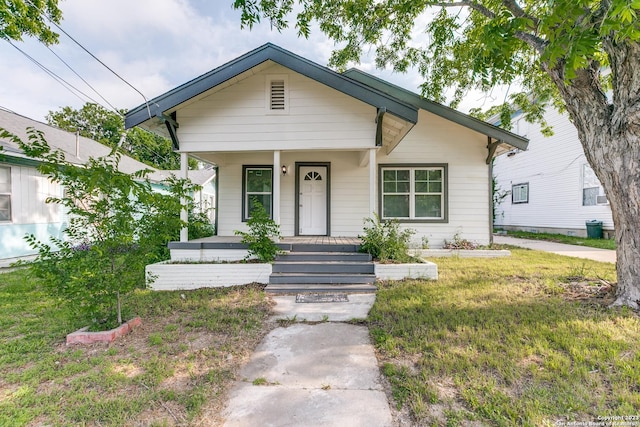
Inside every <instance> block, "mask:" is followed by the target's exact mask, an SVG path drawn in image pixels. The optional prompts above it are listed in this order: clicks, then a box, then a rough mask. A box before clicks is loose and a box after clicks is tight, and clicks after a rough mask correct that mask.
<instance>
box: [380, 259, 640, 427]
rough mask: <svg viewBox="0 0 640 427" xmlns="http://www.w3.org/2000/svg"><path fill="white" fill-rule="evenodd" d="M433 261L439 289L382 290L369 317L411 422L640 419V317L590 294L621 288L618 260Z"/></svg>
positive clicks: (405, 285)
mask: <svg viewBox="0 0 640 427" xmlns="http://www.w3.org/2000/svg"><path fill="white" fill-rule="evenodd" d="M435 262H436V263H437V264H438V269H439V274H440V279H439V280H438V281H432V282H430V281H405V282H389V283H388V284H387V285H385V286H383V288H382V289H381V290H380V291H379V292H378V296H377V299H376V303H375V305H374V307H373V309H372V311H371V313H370V321H369V322H370V331H371V335H372V337H373V339H374V341H375V345H376V346H377V348H378V351H379V355H380V358H381V363H382V366H383V372H384V373H385V375H386V376H387V377H388V378H389V380H390V383H391V385H392V390H393V391H392V393H393V397H394V400H395V404H397V405H398V407H401V408H403V409H404V410H405V411H408V412H409V413H410V415H411V417H412V418H413V421H414V422H415V424H416V425H464V424H465V423H468V422H470V421H480V422H481V423H482V424H488V425H498V426H520V425H525V426H541V425H554V422H555V421H557V420H565V421H566V420H581V421H594V420H596V419H597V417H598V416H605V415H622V416H625V415H626V416H628V415H636V414H640V319H639V318H638V316H637V314H635V313H633V312H632V311H631V310H628V309H619V308H617V309H610V308H607V304H606V302H607V300H606V298H604V299H603V298H594V297H589V296H588V295H589V292H588V291H590V290H594V289H597V287H598V286H601V285H602V284H603V283H605V282H603V281H601V280H599V279H602V280H605V281H606V280H609V281H611V280H615V267H614V266H613V265H612V264H606V263H598V262H594V261H585V260H577V259H574V258H568V257H562V256H556V255H553V254H546V253H541V252H538V251H528V250H518V249H514V250H512V256H511V257H510V258H507V259H505V258H496V259H459V258H449V259H443V258H440V259H437V260H435ZM576 273H581V274H582V275H584V276H585V277H584V278H580V277H575V275H576ZM598 278H599V279H598ZM589 279H593V280H589ZM570 281H573V283H569V282H570ZM609 296H610V295H609Z"/></svg>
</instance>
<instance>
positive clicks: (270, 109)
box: [265, 74, 289, 114]
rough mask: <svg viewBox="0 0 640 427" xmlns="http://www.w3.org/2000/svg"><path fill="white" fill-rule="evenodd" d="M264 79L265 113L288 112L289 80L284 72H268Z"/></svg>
mask: <svg viewBox="0 0 640 427" xmlns="http://www.w3.org/2000/svg"><path fill="white" fill-rule="evenodd" d="M266 77H267V80H266V86H265V87H266V92H267V93H266V101H267V102H266V105H265V109H266V110H267V114H286V113H288V112H289V99H288V98H289V87H288V86H289V81H288V76H287V75H286V74H270V75H267V76H266Z"/></svg>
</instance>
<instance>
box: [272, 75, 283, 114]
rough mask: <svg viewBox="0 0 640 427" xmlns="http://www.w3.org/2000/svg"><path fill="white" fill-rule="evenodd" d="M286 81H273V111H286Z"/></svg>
mask: <svg viewBox="0 0 640 427" xmlns="http://www.w3.org/2000/svg"><path fill="white" fill-rule="evenodd" d="M284 95H285V94H284V80H271V104H270V106H271V107H270V109H271V110H284V109H285V105H284V103H285V97H284Z"/></svg>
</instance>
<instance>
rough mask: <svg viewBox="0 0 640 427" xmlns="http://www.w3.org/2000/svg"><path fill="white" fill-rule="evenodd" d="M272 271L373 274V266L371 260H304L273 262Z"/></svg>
mask: <svg viewBox="0 0 640 427" xmlns="http://www.w3.org/2000/svg"><path fill="white" fill-rule="evenodd" d="M273 273H303V274H375V266H374V265H373V263H371V262H364V263H363V262H359V263H358V262H356V263H352V262H341V261H329V262H323V261H305V262H280V261H278V262H275V263H274V264H273Z"/></svg>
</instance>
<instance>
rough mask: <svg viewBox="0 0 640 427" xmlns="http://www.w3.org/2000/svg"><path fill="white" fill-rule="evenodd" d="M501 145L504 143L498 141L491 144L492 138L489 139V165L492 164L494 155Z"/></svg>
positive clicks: (487, 161)
mask: <svg viewBox="0 0 640 427" xmlns="http://www.w3.org/2000/svg"><path fill="white" fill-rule="evenodd" d="M500 144H502V141H500V140H498V141H493V142H491V137H489V143H488V144H487V150H489V154H488V155H487V160H486V163H487V164H489V163H491V159H493V155H494V154H495V153H496V150H497V149H498V146H500Z"/></svg>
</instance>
